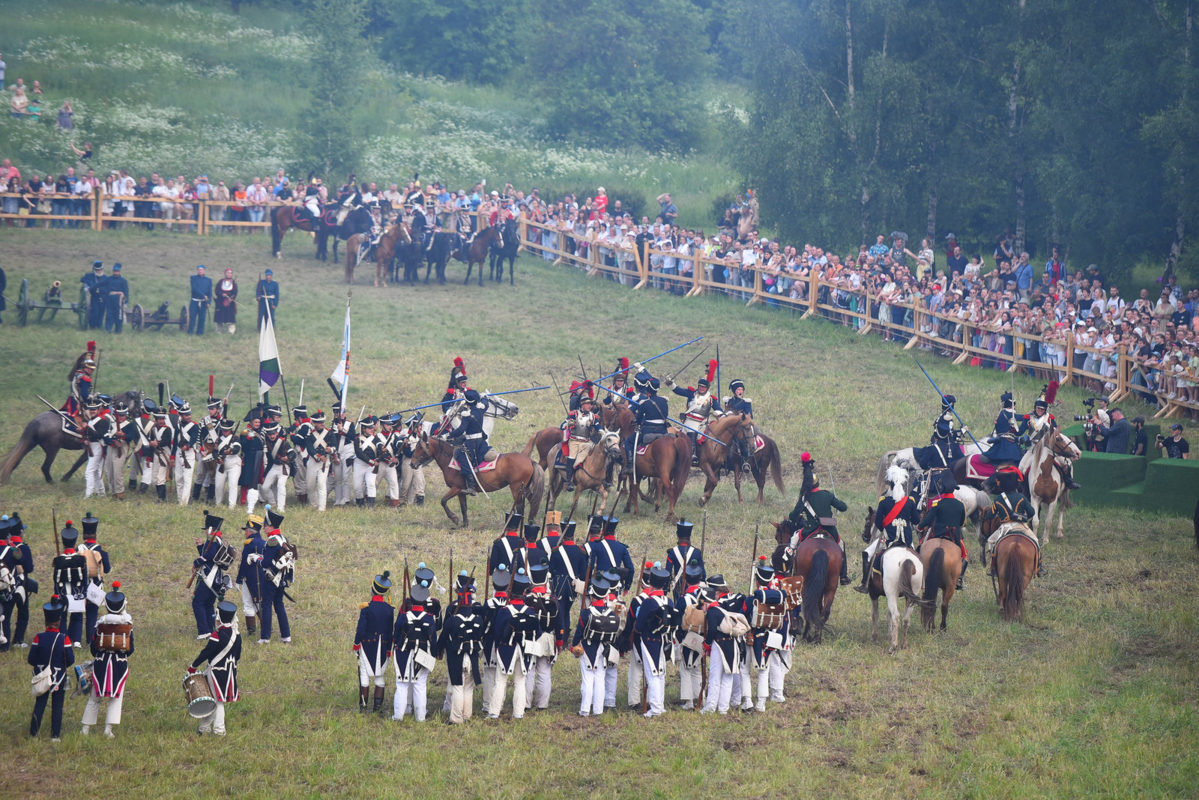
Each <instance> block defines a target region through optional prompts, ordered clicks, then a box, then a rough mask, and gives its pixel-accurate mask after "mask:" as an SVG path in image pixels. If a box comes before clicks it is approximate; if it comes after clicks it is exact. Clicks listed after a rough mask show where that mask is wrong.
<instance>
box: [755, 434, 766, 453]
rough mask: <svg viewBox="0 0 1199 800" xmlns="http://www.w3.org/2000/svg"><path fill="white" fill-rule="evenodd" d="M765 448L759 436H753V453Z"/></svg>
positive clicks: (764, 441)
mask: <svg viewBox="0 0 1199 800" xmlns="http://www.w3.org/2000/svg"><path fill="white" fill-rule="evenodd" d="M765 446H766V440H765V439H763V438H762V437H761V436H759V435H756V434H755V435H754V452H755V453H756V452H758V451H759V450H761V449H762V448H763V447H765Z"/></svg>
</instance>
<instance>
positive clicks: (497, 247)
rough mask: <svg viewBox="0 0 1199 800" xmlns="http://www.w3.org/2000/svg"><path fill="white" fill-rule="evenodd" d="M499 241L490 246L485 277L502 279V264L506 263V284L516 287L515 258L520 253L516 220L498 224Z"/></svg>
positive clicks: (496, 279) (518, 230) (518, 229)
mask: <svg viewBox="0 0 1199 800" xmlns="http://www.w3.org/2000/svg"><path fill="white" fill-rule="evenodd" d="M500 235H501V241H500V243H499V244H492V246H491V254H490V259H491V260H490V263H489V267H488V272H487V275H488V277H489V278H491V279H492V280H495V281H503V279H504V262H505V261H507V262H508V284H509V285H510V286H515V285H516V256H517V254H518V253H519V252H520V228H519V226H518V225H517V224H516V220H514V219H509V220H505V221H504V222H503V223H501V224H500Z"/></svg>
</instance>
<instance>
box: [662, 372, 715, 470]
mask: <svg viewBox="0 0 1199 800" xmlns="http://www.w3.org/2000/svg"><path fill="white" fill-rule="evenodd" d="M715 378H716V359H712V360H711V361H709V362H708V373H707V375H706V376H705V377H703V378H700V379H699V380H698V381H697V382H696V384H695V388H692V387H690V386H688V387H687V388H685V389H684V388H683V387H681V386H676V385H675V382H674V380H673V379H672V378H667V379H666V381H665V383H666V386H667V388H669V389H671V390H672V391H673V392H674V393H675V394H677V395H679V396H680V397H684V398H686V399H687V410H686V411H684V412H683V422H686V423H687V424H688V425H690V426H691V427H692V428H695V430H688V431H687V436H688V437H690V439H691V452H692V454H693V456H692V458H693V461H694V464H698V463H699V448H698V447H697V446H696V439H697V438H698V437H699V432H700V431H702V430H703V429H704V426H705V425H707V424H708V417H709V416H711V415H712V413H713V412H715V413H716V416H718V417H719V416H720V400H719V399H718V398H716V397H715V396H713V395H712V392H711V391H710V389H711V386H712V381H713V380H714V379H715ZM694 464H693V466H694Z"/></svg>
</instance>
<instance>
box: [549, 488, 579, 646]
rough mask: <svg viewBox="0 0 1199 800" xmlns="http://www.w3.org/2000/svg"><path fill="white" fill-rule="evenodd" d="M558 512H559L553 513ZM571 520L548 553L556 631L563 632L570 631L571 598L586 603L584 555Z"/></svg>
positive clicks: (572, 601) (572, 602)
mask: <svg viewBox="0 0 1199 800" xmlns="http://www.w3.org/2000/svg"><path fill="white" fill-rule="evenodd" d="M553 513H561V512H553ZM574 534H575V521H574V520H573V519H572V520H567V522H566V525H565V526H564V527H563V528H562V534H561V536H560V537H559V539H558V545H557V547H555V548H554V549H553V551H552V552H551V553H550V585H551V586H552V587H553V592H554V596H555V597H557V598H558V629H559V630H560V631H562V632H563V633H566V632H568V631H569V630H570V618H571V613H570V609H571V607H572V606H573V605H574V601H575V597H576V596H577V597H579V598H581V599H580V604H581V605H585V604H586V598H584V597H583V594H584V592H585V589H586V586H587V583H586V582H587V553H586V551H585V550H584V549H583V547H582V545H579V544H576V543H575V540H574Z"/></svg>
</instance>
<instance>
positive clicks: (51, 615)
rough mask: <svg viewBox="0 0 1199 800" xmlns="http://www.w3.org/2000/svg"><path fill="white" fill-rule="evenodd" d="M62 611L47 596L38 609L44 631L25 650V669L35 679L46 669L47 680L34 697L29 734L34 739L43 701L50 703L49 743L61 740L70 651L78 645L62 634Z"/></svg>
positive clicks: (55, 600)
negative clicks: (26, 667) (47, 673)
mask: <svg viewBox="0 0 1199 800" xmlns="http://www.w3.org/2000/svg"><path fill="white" fill-rule="evenodd" d="M65 611H66V609H65V608H64V606H63V605H62V601H61V598H60V597H59V596H58V595H54V596H53V597H51V598H50V602H49V603H46V604H45V605H44V606H42V612H43V613H44V614H45V617H46V630H44V631H42V632H41V633H39V634H37V635H36V636H34V637H33V647H31V648H29V657H28V658H27V659H26V660H27V661H28V662H29V666H31V667H33V674H34V676H35V677H36V676H38V675H39V673H42V672H45V671H47V670H48V671H49V678H50V680H49V689H48V690H47V691H45V692H43V693H42V694H35V695H34V697H35V699H34V701H33V717H32V718H31V719H30V721H29V735H30V736H37V732H38V729H39V728H41V727H42V715H43V714H45V713H46V702H47V701H50V703H51V708H50V741H52V742H57V741H60V740H61V738H62V707H63V701H64V700H65V699H66V696H67V683H68V678H67V676H68V675H69V672H68V670H69V669H70V668H71V665H72V664H74V663H75V653H74V651H73V650H72V649H71V648H72V647H78V646H79V643H78V642H77V641H73V640H72V639H71V637H70V635H66V634H63V632H62V629H61V626H62V615H63V613H65Z"/></svg>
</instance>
